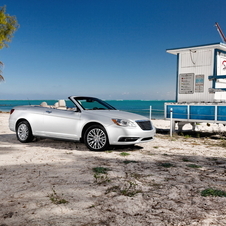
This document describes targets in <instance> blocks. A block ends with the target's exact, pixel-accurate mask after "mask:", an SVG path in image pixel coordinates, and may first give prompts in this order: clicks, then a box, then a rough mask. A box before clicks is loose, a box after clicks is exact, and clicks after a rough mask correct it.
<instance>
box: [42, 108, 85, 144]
mask: <svg viewBox="0 0 226 226" xmlns="http://www.w3.org/2000/svg"><path fill="white" fill-rule="evenodd" d="M80 116H81V113H80V112H76V111H73V110H61V109H51V108H50V109H47V110H46V112H45V113H44V135H45V136H47V137H53V138H62V139H72V140H78V139H79V131H78V130H79V122H80Z"/></svg>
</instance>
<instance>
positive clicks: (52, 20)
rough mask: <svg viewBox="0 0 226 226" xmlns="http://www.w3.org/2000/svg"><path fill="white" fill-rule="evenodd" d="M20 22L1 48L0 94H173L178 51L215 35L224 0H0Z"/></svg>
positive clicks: (31, 96) (164, 97) (169, 96)
mask: <svg viewBox="0 0 226 226" xmlns="http://www.w3.org/2000/svg"><path fill="white" fill-rule="evenodd" d="M3 5H6V7H7V8H6V12H7V13H8V14H10V15H15V16H16V17H17V20H18V22H19V24H20V28H19V29H18V31H17V32H16V33H15V35H14V38H13V40H12V42H11V43H9V48H4V49H2V50H0V61H2V62H3V63H4V68H3V76H4V78H5V82H2V83H0V99H66V98H67V97H68V96H70V95H87V96H95V97H99V98H101V99H108V100H109V99H144V100H169V99H170V100H172V99H175V90H176V56H174V55H171V54H169V53H166V49H171V48H178V47H186V46H193V45H203V44H210V43H217V42H221V38H220V36H219V34H218V32H217V30H216V28H215V26H214V24H215V22H218V23H219V24H220V26H221V28H222V30H223V31H224V32H225V33H226V23H225V18H226V16H225V10H226V2H225V0H217V1H216V0H206V1H201V0H189V1H186V0H64V1H63V0H32V1H31V0H20V1H18V0H2V1H1V4H0V6H3Z"/></svg>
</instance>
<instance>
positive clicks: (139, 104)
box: [0, 100, 175, 119]
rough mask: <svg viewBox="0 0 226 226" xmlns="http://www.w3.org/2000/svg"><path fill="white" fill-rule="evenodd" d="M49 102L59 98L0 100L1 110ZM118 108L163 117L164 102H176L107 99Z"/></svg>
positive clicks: (5, 110) (6, 110)
mask: <svg viewBox="0 0 226 226" xmlns="http://www.w3.org/2000/svg"><path fill="white" fill-rule="evenodd" d="M43 101H45V102H47V103H48V105H54V103H56V102H57V101H58V100H0V111H2V112H9V111H10V110H11V109H12V108H13V107H15V106H20V105H39V104H40V103H41V102H43ZM105 101H106V102H107V103H109V104H110V105H112V106H113V107H115V108H116V109H118V110H123V111H128V112H133V113H136V114H140V115H143V116H146V117H150V106H151V109H152V111H151V118H152V119H163V118H164V103H165V102H175V101H173V100H105ZM66 104H67V106H68V107H72V105H73V104H72V103H71V101H70V100H66Z"/></svg>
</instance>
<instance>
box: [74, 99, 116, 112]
mask: <svg viewBox="0 0 226 226" xmlns="http://www.w3.org/2000/svg"><path fill="white" fill-rule="evenodd" d="M74 99H75V100H76V101H77V102H78V103H79V104H80V106H81V107H82V108H83V109H84V110H116V109H115V108H114V107H112V106H111V105H110V104H108V103H106V102H104V101H102V100H100V99H97V98H93V97H75V98H74Z"/></svg>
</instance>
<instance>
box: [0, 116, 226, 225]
mask: <svg viewBox="0 0 226 226" xmlns="http://www.w3.org/2000/svg"><path fill="white" fill-rule="evenodd" d="M8 117H9V114H6V113H2V114H0V200H1V201H0V226H25V225H28V226H38V225H40V226H50V225H52V226H72V225H74V226H94V225H95V226H97V225H98V226H99V225H103V226H104V225H106V226H115V225H119V226H141V225H142V226H146V225H147V226H152V225H153V226H165V225H167V226H168V225H177V226H179V225H180V226H182V225H189V226H190V225H192V226H195V225H202V226H208V225H226V197H214V196H207V197H205V196H202V195H201V192H202V191H203V190H205V189H208V188H212V189H217V190H220V191H226V180H225V179H226V148H225V145H222V144H225V143H224V140H222V139H218V138H219V137H222V135H224V134H225V133H224V132H225V127H224V126H223V125H214V126H213V127H212V126H211V127H208V126H206V124H205V123H202V124H200V125H198V126H197V127H196V131H199V132H195V133H192V134H190V135H188V134H187V133H186V131H185V132H183V135H182V136H178V135H176V134H174V135H173V137H170V136H169V122H168V121H164V120H153V123H154V125H155V126H156V127H157V129H158V133H157V134H156V137H155V139H154V140H153V141H152V142H148V143H145V144H139V145H136V146H135V147H133V148H128V147H118V148H111V149H109V150H108V151H105V152H92V151H89V150H88V149H87V148H86V147H85V145H84V144H81V143H74V142H66V141H56V140H51V139H38V140H37V141H35V142H31V143H27V144H22V143H20V142H19V141H17V139H16V135H15V133H13V132H11V131H10V130H9V129H8ZM189 126H190V125H186V126H185V129H190V128H191V126H190V127H189ZM159 131H160V132H159ZM206 131H208V132H209V133H204V132H206ZM213 132H216V134H214V135H213ZM213 138H214V139H213Z"/></svg>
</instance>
